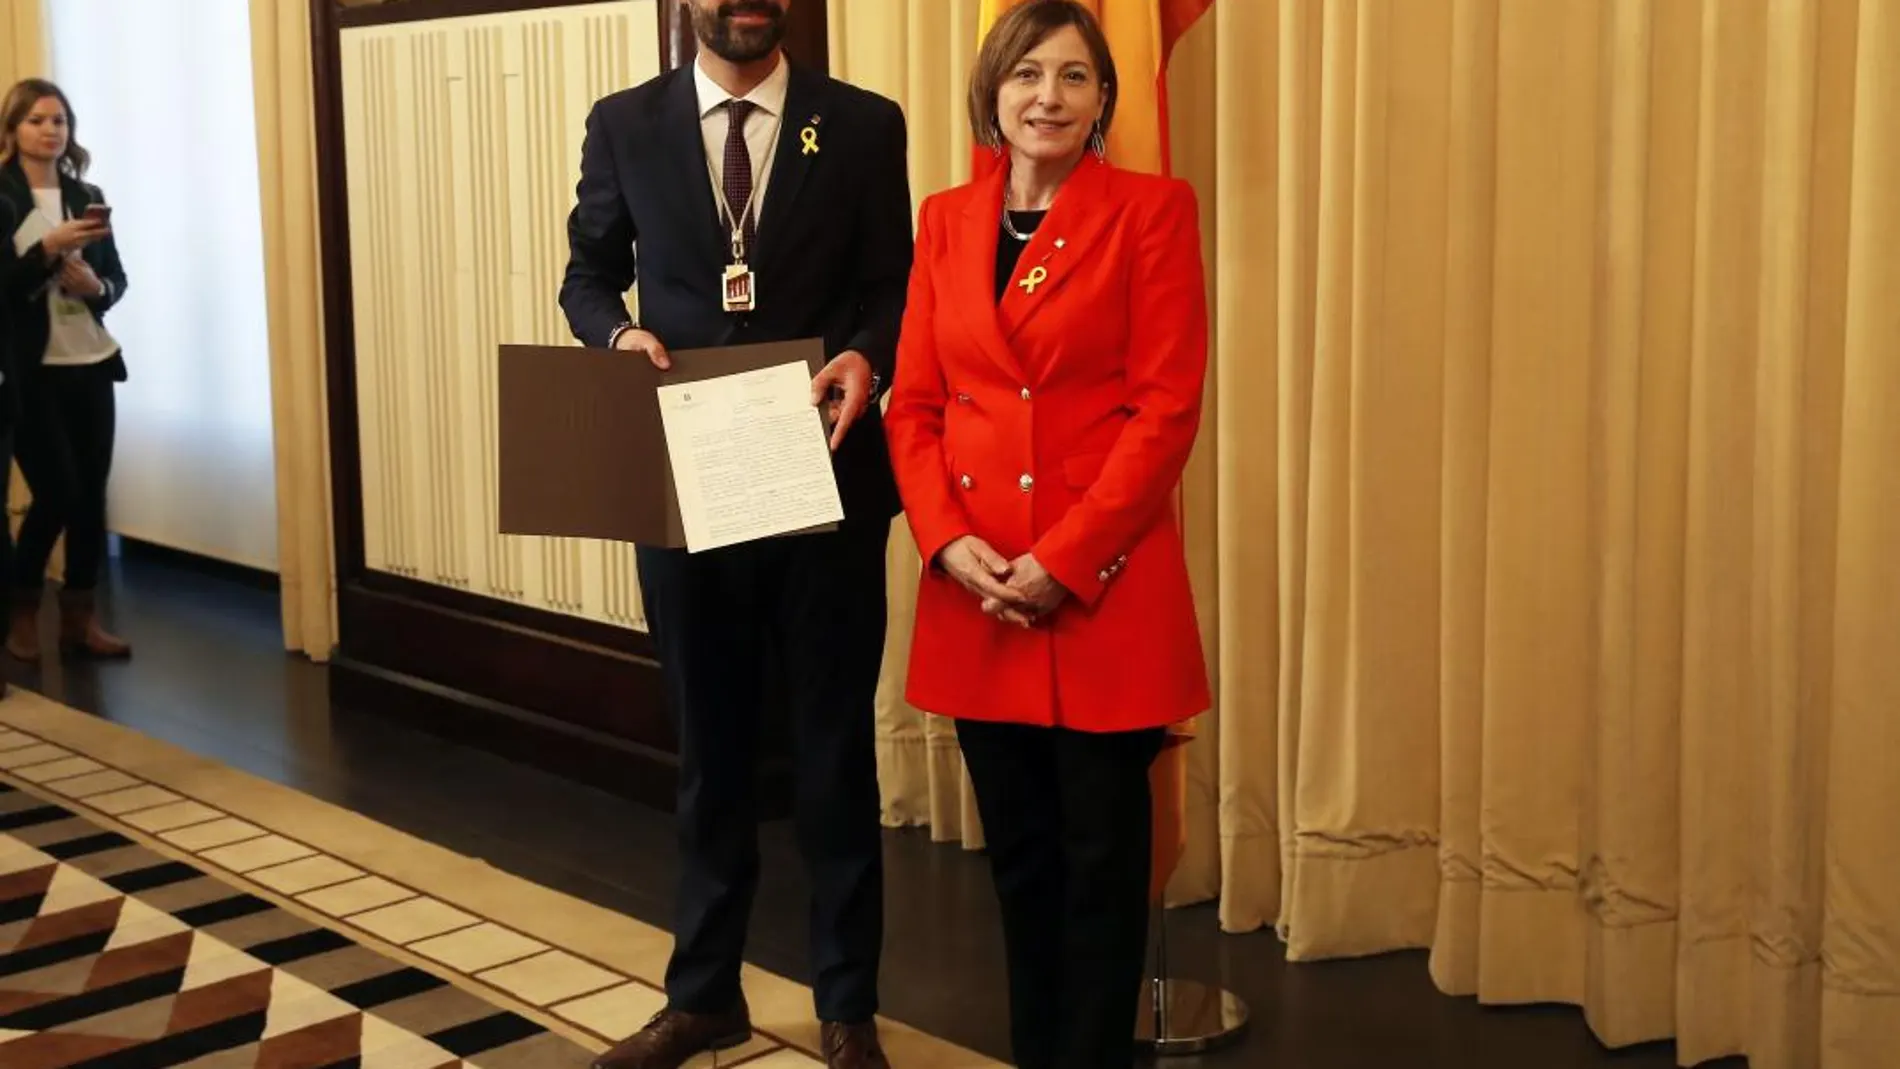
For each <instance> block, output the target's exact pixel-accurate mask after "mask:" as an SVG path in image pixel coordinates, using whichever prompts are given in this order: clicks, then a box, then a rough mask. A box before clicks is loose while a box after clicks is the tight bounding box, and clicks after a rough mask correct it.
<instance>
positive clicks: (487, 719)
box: [309, 0, 829, 819]
mask: <svg viewBox="0 0 1900 1069" xmlns="http://www.w3.org/2000/svg"><path fill="white" fill-rule="evenodd" d="M586 2H595V0H355V2H348V0H309V3H310V5H311V33H312V50H313V53H312V54H313V68H314V70H313V77H314V90H315V101H316V126H317V166H318V197H319V208H320V212H321V222H320V226H321V230H320V233H321V236H322V242H323V284H324V331H325V336H326V346H327V351H326V353H325V359H326V363H327V371H328V390H329V406H330V407H329V413H330V464H331V483H332V485H331V491H332V518H333V523H334V527H335V538H336V554H337V580H338V592H337V596H338V604H339V621H338V623H339V635H338V647H337V650H336V653H335V656H334V658H333V660H332V662H331V666H330V673H331V686H332V694H333V697H334V698H335V700H336V701H338V702H339V703H341V704H342V705H344V706H346V707H350V708H355V709H358V710H361V711H364V712H370V713H375V714H379V715H384V716H388V717H390V718H392V719H399V720H402V721H405V722H407V723H410V724H412V725H417V726H421V727H424V728H426V729H428V730H430V731H432V732H435V733H437V734H439V735H442V736H444V737H446V738H453V739H455V740H456V741H459V742H463V743H468V744H471V745H475V746H478V747H481V748H484V749H490V750H493V751H495V752H497V753H500V754H503V755H506V756H509V757H512V758H515V759H518V760H520V761H522V762H524V763H527V764H531V765H534V766H537V767H540V768H543V769H546V770H548V771H551V772H555V773H558V774H561V775H564V776H570V777H572V778H574V779H577V780H581V781H584V782H586V783H589V784H593V785H595V786H598V787H601V788H603V789H606V790H609V791H613V792H615V793H618V794H622V795H626V796H628V797H631V798H635V799H637V800H639V801H641V802H644V803H647V804H650V805H653V806H656V807H660V808H666V809H670V808H672V806H673V801H674V790H675V787H676V785H677V781H678V760H677V753H678V749H677V745H676V742H675V738H674V732H673V729H672V726H671V724H670V723H669V721H668V717H667V715H666V712H665V706H664V703H663V701H662V690H661V679H660V670H659V663H658V661H657V660H656V659H655V657H654V654H653V650H652V646H651V643H650V642H649V641H648V640H647V638H646V636H644V635H641V634H637V633H634V632H630V631H626V630H623V629H619V628H613V627H609V626H606V625H602V624H597V623H594V622H592V621H588V620H582V619H577V618H574V617H569V616H564V615H560V614H557V613H549V612H544V611H540V610H536V609H530V608H524V607H522V606H519V605H515V604H511V603H508V602H504V601H499V600H495V599H491V598H485V597H480V596H476V595H470V594H466V593H463V592H460V591H455V590H450V589H446V588H442V587H437V586H434V585H432V584H427V583H419V582H414V581H411V580H407V579H403V578H401V577H398V576H394V575H389V574H386V573H382V572H377V571H373V570H371V569H370V568H368V567H367V565H366V563H365V557H364V536H363V486H362V475H361V470H362V469H361V449H360V442H359V440H358V436H357V383H356V374H355V368H356V354H355V343H354V337H355V331H354V315H353V311H352V299H351V292H350V242H349V232H350V228H349V218H348V193H347V187H346V169H345V159H344V130H343V87H342V75H341V63H340V55H341V48H340V42H339V37H338V35H339V33H340V32H341V31H342V30H343V29H344V28H346V27H352V26H368V25H377V24H383V23H391V22H411V21H420V20H426V19H440V18H451V17H458V16H467V15H479V14H492V13H495V12H499V11H508V10H521V9H528V8H537V7H555V6H563V5H567V4H573V3H586ZM684 6H685V0H662V4H661V11H660V24H659V26H658V27H657V32H658V33H659V34H660V55H661V63H662V65H663V66H664V67H668V68H672V67H677V66H679V65H682V64H684V63H688V62H691V60H692V57H693V55H694V47H693V46H694V41H693V35H692V28H691V22H690V16H689V15H688V13H687V12H686V11H685V10H684ZM827 34H828V30H827V18H826V10H825V3H824V0H798V2H797V3H796V4H794V5H793V7H792V13H791V22H790V27H789V29H788V37H787V41H786V50H787V52H788V53H790V54H791V55H792V57H793V58H794V60H795V61H797V62H800V63H803V64H805V65H807V66H815V67H817V68H819V69H821V70H824V69H829V52H828V47H827ZM548 299H549V300H550V301H552V300H553V299H554V294H553V292H552V291H550V293H549V294H548ZM774 712H775V710H773V709H772V708H769V707H768V708H767V709H765V710H762V713H763V714H764V718H765V722H766V735H765V738H764V740H763V746H762V747H761V750H762V761H761V767H760V784H759V802H760V812H761V816H762V817H764V818H767V819H771V818H776V817H779V816H783V815H784V814H785V813H786V812H788V811H789V808H790V799H791V777H790V763H789V758H788V756H787V755H788V753H789V745H788V740H787V738H786V735H785V732H784V730H783V728H782V723H783V718H782V717H780V716H775V715H774Z"/></svg>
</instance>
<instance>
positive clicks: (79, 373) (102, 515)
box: [13, 364, 118, 600]
mask: <svg viewBox="0 0 1900 1069" xmlns="http://www.w3.org/2000/svg"><path fill="white" fill-rule="evenodd" d="M21 386H22V387H23V389H22V396H21V405H20V424H19V427H18V429H17V432H16V436H15V440H14V449H15V450H16V456H17V457H18V458H19V461H20V474H22V475H24V476H26V485H27V488H28V489H29V490H31V491H32V493H33V503H32V504H31V505H30V506H28V508H27V511H26V518H25V519H24V520H23V521H21V523H20V541H19V546H18V547H17V549H16V551H15V553H14V557H13V585H14V587H15V588H16V589H17V590H19V591H21V592H23V593H24V594H25V595H26V597H27V598H28V600H31V599H32V598H33V597H34V596H35V595H37V593H38V592H39V590H40V588H41V587H42V586H43V585H45V582H46V561H47V558H49V557H51V556H52V554H53V543H54V542H56V541H58V540H59V536H60V533H61V532H64V533H65V535H66V569H65V587H66V589H68V590H71V591H74V592H83V591H88V590H91V589H93V587H95V586H97V585H98V583H99V564H100V561H101V560H103V559H104V557H105V550H106V481H107V479H108V478H109V477H110V476H111V474H112V446H113V438H114V436H115V434H116V428H117V423H118V413H117V407H116V404H115V398H114V396H113V389H114V382H113V378H112V372H111V370H110V368H109V367H108V366H107V365H105V364H88V365H83V366H79V367H61V366H57V365H56V366H53V367H39V368H33V369H30V370H28V371H26V373H25V377H24V378H23V379H22V382H21ZM16 596H18V595H16Z"/></svg>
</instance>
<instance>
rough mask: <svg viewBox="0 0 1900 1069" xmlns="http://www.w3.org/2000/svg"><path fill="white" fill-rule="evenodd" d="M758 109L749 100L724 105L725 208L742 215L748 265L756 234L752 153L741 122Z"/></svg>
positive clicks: (728, 231) (728, 225)
mask: <svg viewBox="0 0 1900 1069" xmlns="http://www.w3.org/2000/svg"><path fill="white" fill-rule="evenodd" d="M757 107H758V105H757V104H754V103H752V102H751V101H749V100H728V101H726V114H727V116H728V118H727V126H726V163H725V185H726V208H727V210H728V211H729V212H744V213H745V255H746V261H747V262H748V263H749V262H751V261H752V260H753V259H754V257H753V255H752V242H753V239H754V238H755V237H756V236H757V234H758V218H757V213H756V212H754V211H752V209H751V207H750V204H751V200H752V153H751V151H750V150H749V149H747V148H746V142H745V121H746V120H747V119H749V118H751V117H752V112H753V109H755V108H757ZM726 234H727V236H728V237H730V236H731V234H732V218H731V216H730V215H728V216H727V217H726Z"/></svg>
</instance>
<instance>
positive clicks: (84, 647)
mask: <svg viewBox="0 0 1900 1069" xmlns="http://www.w3.org/2000/svg"><path fill="white" fill-rule="evenodd" d="M59 648H60V649H62V650H70V651H72V652H74V653H84V654H87V655H89V656H93V657H129V656H131V655H132V646H131V645H130V644H129V643H127V642H126V641H125V640H124V639H122V638H120V637H119V636H117V635H115V634H112V633H111V632H109V631H107V630H106V629H105V628H103V627H101V626H99V611H98V609H97V608H96V602H94V600H93V595H92V591H90V590H80V591H72V590H62V591H60V594H59Z"/></svg>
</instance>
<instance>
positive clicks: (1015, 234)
mask: <svg viewBox="0 0 1900 1069" xmlns="http://www.w3.org/2000/svg"><path fill="white" fill-rule="evenodd" d="M1003 233H1005V234H1008V235H1009V236H1010V237H1012V238H1015V239H1016V240H1017V241H1022V242H1027V241H1028V240H1029V239H1030V238H1031V237H1034V236H1035V235H1033V234H1025V233H1023V232H1022V231H1020V230H1018V229H1016V224H1015V223H1012V222H1010V221H1009V205H1007V204H1005V205H1004V206H1003Z"/></svg>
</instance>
